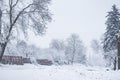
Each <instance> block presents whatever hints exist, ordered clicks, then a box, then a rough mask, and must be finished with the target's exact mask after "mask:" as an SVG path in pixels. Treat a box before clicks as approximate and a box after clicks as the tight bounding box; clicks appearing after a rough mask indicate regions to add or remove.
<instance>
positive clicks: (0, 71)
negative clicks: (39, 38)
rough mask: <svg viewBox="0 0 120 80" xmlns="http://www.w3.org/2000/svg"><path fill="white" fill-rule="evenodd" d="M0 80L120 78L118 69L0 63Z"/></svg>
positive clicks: (119, 79) (106, 79) (96, 79)
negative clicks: (0, 64)
mask: <svg viewBox="0 0 120 80" xmlns="http://www.w3.org/2000/svg"><path fill="white" fill-rule="evenodd" d="M0 80H120V71H112V70H109V71H106V69H105V68H99V67H86V66H83V65H69V66H68V65H64V66H40V65H39V66H35V65H30V64H26V65H24V66H16V65H13V66H9V65H2V66H1V67H0Z"/></svg>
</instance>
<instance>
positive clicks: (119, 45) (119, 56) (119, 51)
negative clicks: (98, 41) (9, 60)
mask: <svg viewBox="0 0 120 80" xmlns="http://www.w3.org/2000/svg"><path fill="white" fill-rule="evenodd" d="M117 56H118V69H120V42H118V54H117Z"/></svg>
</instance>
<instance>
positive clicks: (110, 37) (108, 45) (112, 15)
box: [103, 5, 120, 69]
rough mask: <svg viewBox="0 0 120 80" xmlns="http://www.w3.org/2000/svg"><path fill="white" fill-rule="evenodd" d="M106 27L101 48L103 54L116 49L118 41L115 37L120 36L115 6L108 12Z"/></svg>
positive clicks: (119, 15) (119, 18)
mask: <svg viewBox="0 0 120 80" xmlns="http://www.w3.org/2000/svg"><path fill="white" fill-rule="evenodd" d="M106 25H107V28H106V32H105V34H104V41H103V48H104V51H105V52H111V50H116V49H117V45H118V41H119V40H118V38H117V35H119V34H120V13H119V9H118V8H117V7H116V5H113V6H112V10H111V11H109V12H108V15H107V21H106ZM109 55H110V54H107V56H109ZM114 55H116V54H114ZM119 55H120V54H119ZM113 57H114V56H113ZM118 68H119V69H120V58H119V57H118Z"/></svg>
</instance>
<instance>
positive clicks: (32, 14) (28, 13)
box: [0, 0, 51, 61]
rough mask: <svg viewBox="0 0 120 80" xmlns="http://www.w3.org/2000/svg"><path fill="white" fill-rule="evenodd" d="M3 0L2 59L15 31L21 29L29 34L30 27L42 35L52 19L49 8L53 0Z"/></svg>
mask: <svg viewBox="0 0 120 80" xmlns="http://www.w3.org/2000/svg"><path fill="white" fill-rule="evenodd" d="M1 1H2V2H1ZM1 1H0V3H2V6H0V11H2V14H0V15H2V17H1V20H2V24H1V28H0V31H1V32H2V33H1V35H0V49H1V50H0V61H1V59H2V56H3V54H4V51H5V48H6V46H7V43H8V42H9V40H10V36H11V35H12V34H13V33H14V31H16V30H18V29H21V30H22V31H23V33H25V34H27V31H28V29H31V30H33V31H34V32H35V34H38V35H41V34H44V33H45V30H46V24H47V23H48V22H49V21H51V14H50V12H49V8H48V5H49V4H50V2H51V0H1Z"/></svg>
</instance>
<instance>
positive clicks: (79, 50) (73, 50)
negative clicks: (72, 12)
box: [65, 34, 85, 64]
mask: <svg viewBox="0 0 120 80" xmlns="http://www.w3.org/2000/svg"><path fill="white" fill-rule="evenodd" d="M65 54H66V57H67V60H68V64H69V63H72V64H73V63H74V62H79V63H83V62H85V47H84V46H83V43H82V41H81V40H80V39H79V36H78V35H77V34H72V35H71V36H70V37H69V38H68V39H67V45H66V49H65Z"/></svg>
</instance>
